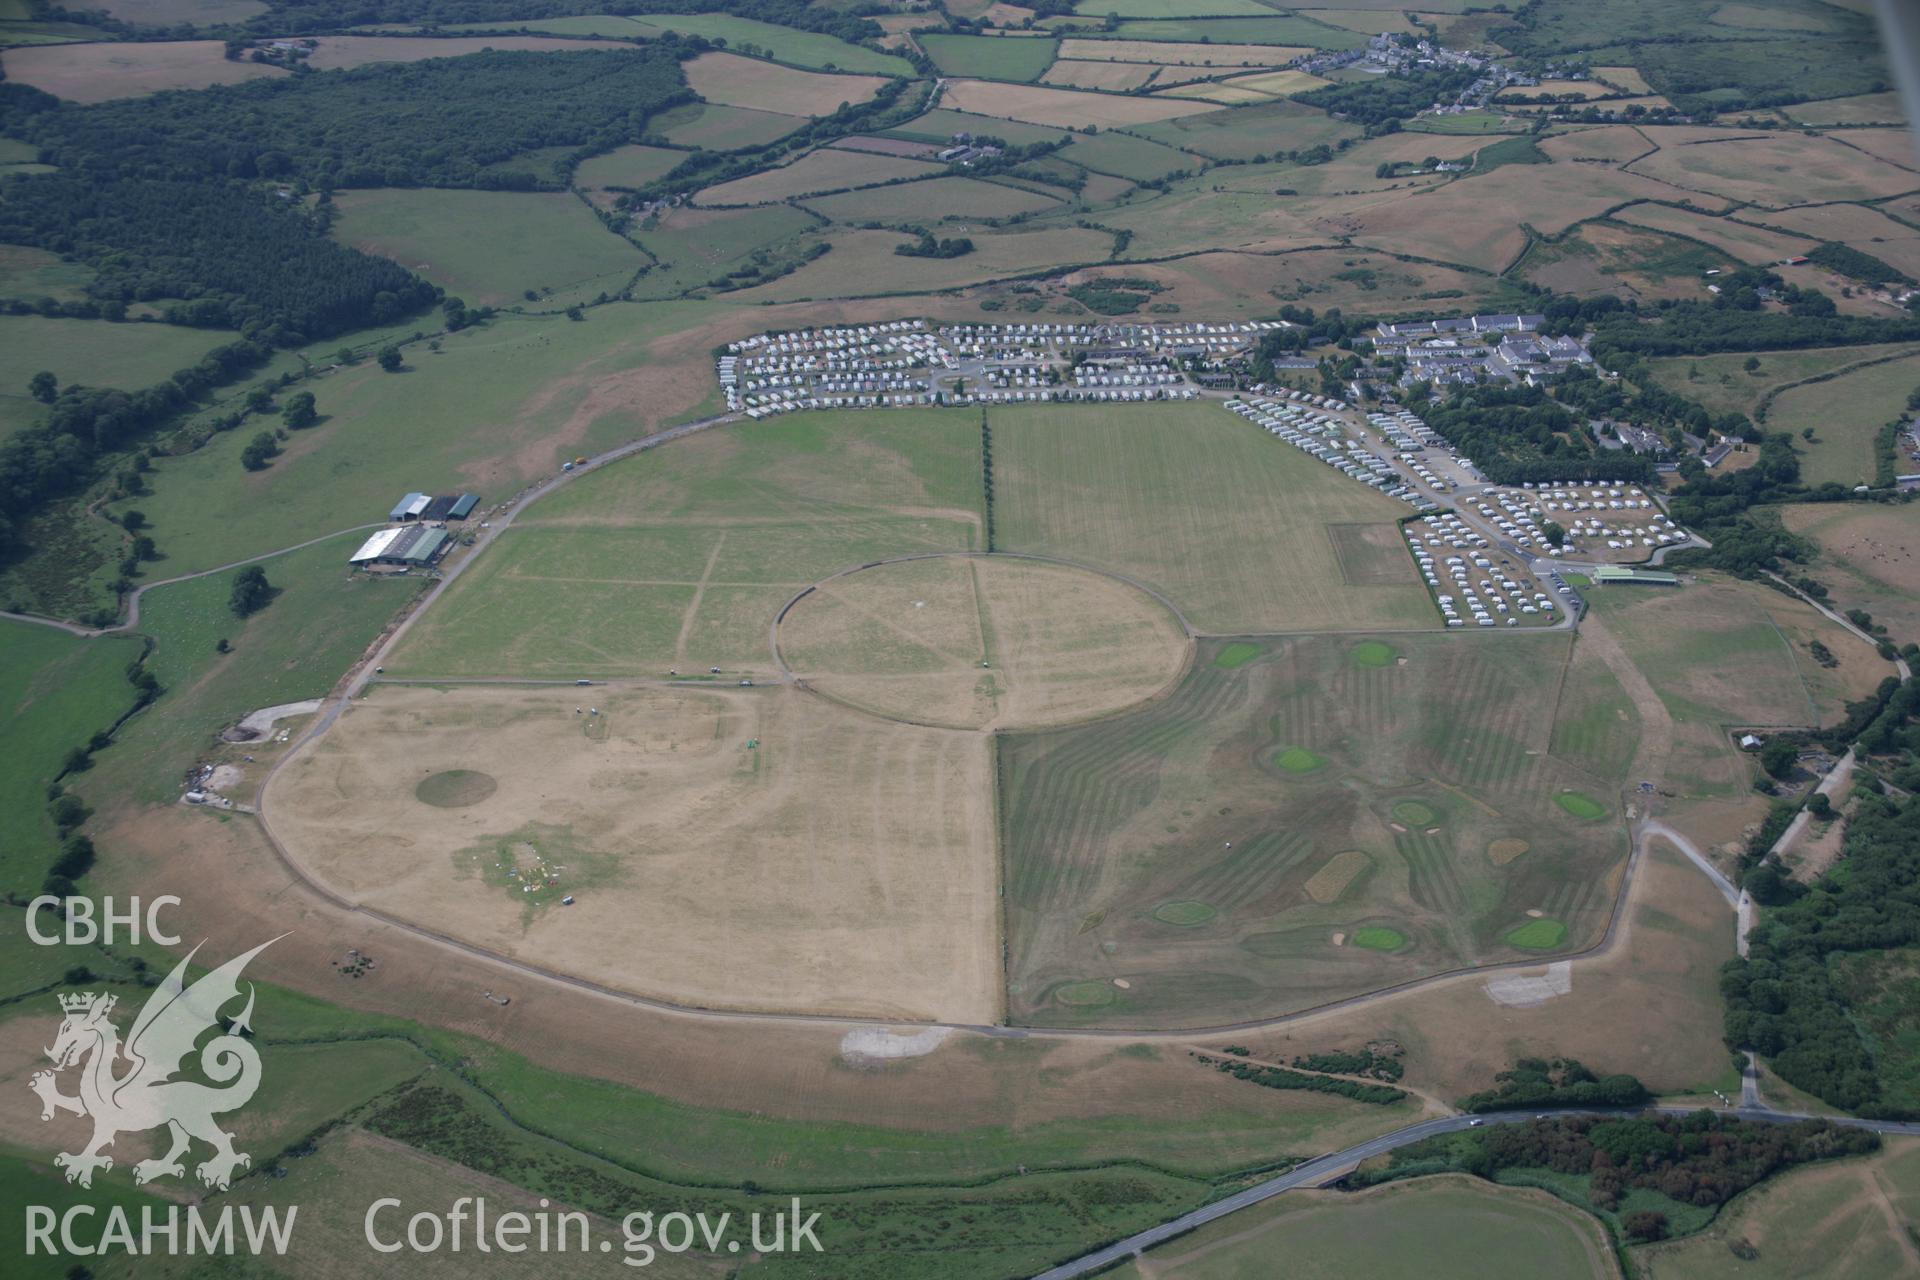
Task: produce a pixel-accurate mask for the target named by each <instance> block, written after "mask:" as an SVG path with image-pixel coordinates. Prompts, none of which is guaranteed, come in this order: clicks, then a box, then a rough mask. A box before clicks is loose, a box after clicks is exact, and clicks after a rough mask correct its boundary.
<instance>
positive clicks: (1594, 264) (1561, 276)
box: [1524, 222, 1736, 465]
mask: <svg viewBox="0 0 1920 1280" xmlns="http://www.w3.org/2000/svg"><path fill="white" fill-rule="evenodd" d="M1693 249H1694V246H1693V245H1691V244H1689V243H1687V242H1686V241H1684V240H1680V239H1677V238H1676V237H1673V236H1669V235H1664V234H1661V233H1659V232H1655V231H1649V230H1642V229H1640V228H1638V227H1623V226H1619V225H1616V224H1614V223H1610V222H1588V223H1584V224H1582V225H1581V226H1578V227H1575V228H1574V229H1573V230H1572V231H1571V232H1570V233H1568V234H1567V236H1566V237H1565V238H1563V239H1561V240H1558V241H1555V242H1554V243H1552V244H1550V245H1536V246H1534V249H1533V250H1532V252H1530V253H1529V254H1528V255H1527V260H1526V266H1525V268H1524V274H1525V276H1526V278H1527V279H1528V280H1531V281H1533V282H1534V283H1535V284H1540V285H1545V286H1546V287H1548V288H1550V289H1553V290H1556V291H1558V292H1561V293H1575V294H1592V293H1617V294H1621V295H1623V296H1626V297H1633V298H1642V299H1647V300H1650V301H1659V300H1660V299H1662V298H1699V297H1700V296H1701V295H1702V293H1703V289H1702V285H1703V284H1704V283H1705V279H1704V277H1702V276H1698V275H1695V274H1694V273H1693V270H1692V269H1689V270H1687V271H1681V272H1676V271H1674V270H1672V268H1671V267H1670V266H1668V265H1666V264H1668V263H1671V262H1672V261H1674V260H1675V259H1676V258H1679V257H1691V256H1692V254H1691V251H1692V250H1693ZM1712 261H1714V262H1715V263H1717V265H1719V266H1720V267H1721V268H1723V269H1727V268H1731V267H1733V266H1734V265H1736V264H1735V263H1734V262H1733V261H1732V260H1731V259H1724V258H1716V259H1712ZM1723 465H1724V464H1723Z"/></svg>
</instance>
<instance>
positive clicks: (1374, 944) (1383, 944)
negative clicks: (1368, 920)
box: [1347, 924, 1407, 951]
mask: <svg viewBox="0 0 1920 1280" xmlns="http://www.w3.org/2000/svg"><path fill="white" fill-rule="evenodd" d="M1347 942H1348V943H1349V944H1351V945H1352V946H1356V947H1365V948H1367V949H1368V950H1369V951H1398V950H1399V949H1400V948H1402V947H1404V946H1406V945H1407V935H1406V934H1404V933H1402V932H1400V931H1399V930H1398V929H1389V928H1387V927H1386V926H1385V925H1381V924H1370V925H1367V926H1365V927H1364V928H1360V929H1355V930H1354V931H1353V936H1352V937H1350V938H1348V939H1347Z"/></svg>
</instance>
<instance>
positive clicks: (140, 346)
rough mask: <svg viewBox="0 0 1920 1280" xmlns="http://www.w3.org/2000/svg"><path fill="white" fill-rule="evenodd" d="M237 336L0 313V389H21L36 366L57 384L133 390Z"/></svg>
mask: <svg viewBox="0 0 1920 1280" xmlns="http://www.w3.org/2000/svg"><path fill="white" fill-rule="evenodd" d="M238 336H239V335H238V334H235V333H230V332H226V331H223V330H217V329H189V328H185V327H184V326H181V325H172V324H139V323H132V322H128V323H123V324H114V323H110V322H108V321H105V320H66V319H53V318H49V317H47V316H0V393H4V394H10V395H21V394H24V393H25V391H26V389H27V380H28V379H29V378H31V377H33V375H34V374H36V373H39V372H40V371H41V370H42V369H45V370H47V371H49V372H51V373H52V374H53V375H54V376H55V377H57V378H58V379H59V380H60V385H61V386H63V387H64V386H66V385H67V384H68V383H72V382H78V383H81V384H83V385H86V386H92V387H120V388H122V389H124V390H127V391H138V390H139V389H140V388H142V387H150V386H152V385H153V384H154V383H156V382H164V381H166V379H167V378H168V376H169V375H171V374H172V373H173V372H174V370H176V369H184V368H187V367H189V366H191V365H195V364H198V363H199V362H200V357H201V356H203V355H205V354H206V353H207V352H208V351H211V350H212V349H213V348H215V347H217V346H219V345H220V344H222V343H224V342H231V341H232V340H233V339H234V338H236V337H238Z"/></svg>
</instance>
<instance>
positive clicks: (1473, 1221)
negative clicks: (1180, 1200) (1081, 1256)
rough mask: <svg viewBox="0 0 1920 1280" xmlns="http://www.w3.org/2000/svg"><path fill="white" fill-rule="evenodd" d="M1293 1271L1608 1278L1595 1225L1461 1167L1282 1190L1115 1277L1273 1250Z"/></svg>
mask: <svg viewBox="0 0 1920 1280" xmlns="http://www.w3.org/2000/svg"><path fill="white" fill-rule="evenodd" d="M1279 1258H1285V1259H1288V1263H1287V1274H1289V1275H1291V1276H1297V1277H1299V1278H1300V1280H1339V1278H1343V1277H1352V1276H1357V1275H1375V1276H1413V1275H1431V1276H1453V1275H1469V1274H1471V1275H1474V1276H1479V1277H1484V1278H1485V1280H1534V1277H1537V1276H1554V1277H1556V1278H1557V1280H1610V1277H1612V1276H1613V1275H1614V1274H1615V1272H1614V1269H1613V1266H1612V1263H1611V1259H1610V1258H1609V1256H1608V1244H1607V1240H1606V1237H1605V1235H1604V1233H1602V1232H1601V1230H1600V1229H1599V1224H1597V1223H1596V1222H1594V1220H1593V1219H1592V1218H1590V1217H1588V1216H1587V1215H1586V1214H1583V1213H1581V1212H1579V1211H1578V1210H1577V1209H1573V1208H1571V1207H1569V1206H1567V1205H1563V1204H1560V1203H1558V1202H1556V1201H1554V1200H1553V1199H1551V1198H1550V1197H1548V1196H1545V1195H1542V1194H1540V1193H1538V1192H1527V1191H1517V1190H1508V1189H1503V1188H1500V1187H1497V1186H1495V1185H1494V1184H1492V1183H1489V1182H1482V1181H1480V1180H1478V1179H1474V1178H1467V1177H1464V1176H1450V1177H1444V1178H1421V1179H1416V1180H1413V1181H1410V1182H1404V1183H1394V1184H1389V1185H1388V1186H1386V1187H1381V1188H1376V1189H1375V1190H1372V1191H1368V1192H1365V1193H1363V1194H1360V1195H1342V1194H1340V1193H1338V1192H1332V1191H1329V1192H1307V1193H1303V1194H1297V1195H1296V1194H1289V1195H1285V1196H1280V1197H1278V1198H1277V1199H1274V1200H1271V1201H1269V1202H1268V1203H1266V1204H1263V1205H1260V1206H1258V1207H1256V1208H1253V1209H1250V1210H1247V1211H1245V1212H1242V1213H1236V1214H1234V1215H1232V1216H1231V1217H1228V1218H1223V1219H1221V1220H1220V1221H1218V1222H1215V1223H1212V1224H1210V1225H1208V1226H1205V1227H1202V1228H1201V1229H1200V1230H1198V1231H1196V1232H1194V1233H1192V1234H1191V1235H1187V1236H1182V1237H1181V1238H1179V1239H1177V1240H1173V1241H1170V1242H1168V1243H1166V1244H1164V1245H1161V1246H1159V1247H1158V1248H1156V1249H1153V1250H1151V1251H1150V1252H1148V1253H1147V1254H1146V1255H1145V1256H1144V1257H1143V1258H1141V1259H1139V1260H1137V1261H1134V1262H1129V1263H1128V1264H1127V1265H1125V1266H1124V1267H1122V1268H1121V1269H1119V1270H1118V1271H1115V1272H1113V1273H1112V1274H1113V1275H1114V1276H1116V1277H1118V1278H1120V1280H1146V1277H1149V1276H1152V1277H1162V1278H1164V1280H1255V1277H1259V1276H1265V1275H1271V1274H1273V1273H1272V1270H1271V1268H1272V1266H1273V1263H1274V1260H1275V1259H1279Z"/></svg>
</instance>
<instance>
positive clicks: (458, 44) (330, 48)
mask: <svg viewBox="0 0 1920 1280" xmlns="http://www.w3.org/2000/svg"><path fill="white" fill-rule="evenodd" d="M317 39H318V42H319V45H320V47H319V48H317V49H315V50H314V51H313V55H312V56H311V57H309V58H308V59H307V65H308V66H310V67H312V68H313V69H314V70H315V71H340V70H344V69H346V68H349V67H364V66H366V65H368V64H369V63H374V62H422V61H425V60H426V59H428V58H458V57H460V56H461V55H463V54H468V53H479V52H480V51H481V50H482V49H499V50H503V51H505V50H523V51H527V52H534V53H554V52H561V53H570V52H573V51H575V50H578V49H631V48H633V47H634V46H633V45H632V44H630V43H628V42H626V41H624V40H562V39H557V38H554V37H550V36H450V37H447V38H444V39H441V38H435V39H432V40H417V39H411V38H409V37H407V36H320V37H317Z"/></svg>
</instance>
